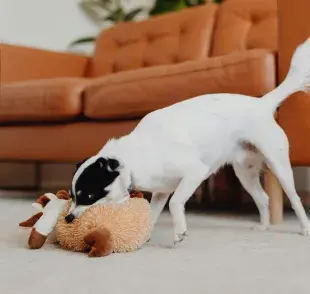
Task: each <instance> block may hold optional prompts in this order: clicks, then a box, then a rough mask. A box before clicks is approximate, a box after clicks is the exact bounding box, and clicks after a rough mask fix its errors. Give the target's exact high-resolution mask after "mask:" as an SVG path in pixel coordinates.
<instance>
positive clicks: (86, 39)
mask: <svg viewBox="0 0 310 294" xmlns="http://www.w3.org/2000/svg"><path fill="white" fill-rule="evenodd" d="M95 41H96V37H84V38H80V39H77V40H75V41H73V42H72V43H70V45H69V48H70V47H73V46H75V45H80V44H85V43H94V42H95Z"/></svg>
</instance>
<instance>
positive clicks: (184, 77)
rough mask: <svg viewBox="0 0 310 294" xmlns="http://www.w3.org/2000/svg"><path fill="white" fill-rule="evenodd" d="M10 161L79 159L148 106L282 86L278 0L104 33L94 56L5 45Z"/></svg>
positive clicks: (238, 3)
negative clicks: (278, 77)
mask: <svg viewBox="0 0 310 294" xmlns="http://www.w3.org/2000/svg"><path fill="white" fill-rule="evenodd" d="M0 50H1V65H0V66H1V70H0V74H1V76H0V78H1V88H0V91H1V92H0V94H1V96H0V137H1V138H2V140H1V148H0V160H5V161H7V160H9V161H14V160H18V161H23V160H27V161H29V160H30V161H32V160H34V161H44V162H47V161H49V162H74V161H77V160H80V159H82V158H85V157H87V156H90V155H92V154H93V153H95V152H97V151H98V150H99V149H100V148H101V146H102V145H103V144H104V143H105V142H106V141H107V140H108V139H109V138H111V137H117V136H121V135H124V134H126V133H128V132H130V131H131V130H132V129H133V128H134V127H135V125H136V124H137V122H138V121H139V119H141V118H142V117H143V116H144V115H146V114H147V113H148V112H150V111H152V110H155V109H158V108H161V107H165V106H168V105H171V104H172V103H175V102H178V101H181V100H184V99H188V98H190V97H193V96H196V95H201V94H206V93H217V92H229V93H242V94H246V95H252V96H257V97H260V96H262V95H264V94H266V93H267V92H269V91H270V90H272V89H273V88H274V87H275V86H276V62H275V60H276V59H275V53H276V52H277V4H276V0H252V1H247V0H230V1H227V2H224V3H223V4H222V5H220V6H217V5H215V4H208V5H204V6H199V7H195V8H189V9H186V10H182V11H180V12H175V13H168V14H164V15H160V16H156V17H154V18H151V19H149V20H146V21H142V22H138V23H124V24H120V25H117V26H115V27H113V28H111V29H109V30H106V31H103V32H102V33H101V34H100V35H99V37H98V39H97V41H96V45H95V50H94V54H93V55H92V56H78V55H75V54H71V53H61V52H52V51H48V50H41V49H36V48H29V47H22V46H16V45H9V44H1V45H0Z"/></svg>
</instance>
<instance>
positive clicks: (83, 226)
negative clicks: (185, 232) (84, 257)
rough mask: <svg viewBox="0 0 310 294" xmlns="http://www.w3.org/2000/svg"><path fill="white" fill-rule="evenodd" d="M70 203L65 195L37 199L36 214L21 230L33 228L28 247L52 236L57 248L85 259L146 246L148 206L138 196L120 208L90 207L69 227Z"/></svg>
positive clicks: (39, 245) (32, 246)
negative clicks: (73, 252) (86, 255)
mask: <svg viewBox="0 0 310 294" xmlns="http://www.w3.org/2000/svg"><path fill="white" fill-rule="evenodd" d="M70 204H71V199H70V196H69V193H68V192H67V191H64V190H62V191H59V192H58V193H57V194H56V195H54V194H52V193H47V194H44V195H43V196H41V197H39V198H38V199H37V201H36V202H35V203H33V205H32V206H33V207H34V208H36V209H37V210H39V212H38V213H37V214H35V215H34V216H32V217H31V218H29V219H28V220H27V221H25V222H22V223H20V226H22V227H33V228H32V231H31V234H30V237H29V240H28V244H29V247H30V248H31V249H38V248H41V247H42V246H43V245H44V243H45V241H46V239H47V238H48V236H49V235H50V234H51V233H55V238H56V242H57V243H59V244H60V246H61V247H63V248H65V249H68V250H73V251H81V252H87V251H88V252H89V254H88V256H89V257H99V256H106V255H109V254H110V253H112V252H130V251H134V250H135V249H137V248H139V247H141V246H142V245H143V244H144V243H146V242H147V241H148V240H149V238H150V235H151V230H152V225H151V213H150V205H149V203H148V201H147V200H146V199H144V198H143V194H142V193H135V194H134V195H131V198H129V199H128V200H126V201H125V202H123V203H121V204H109V205H104V206H103V205H100V204H98V205H94V206H91V207H90V208H88V209H87V210H86V211H85V212H84V213H83V214H82V215H80V216H79V217H78V218H77V219H75V220H74V221H73V222H72V223H69V224H68V223H67V222H66V221H65V216H66V215H67V213H68V210H69V207H70Z"/></svg>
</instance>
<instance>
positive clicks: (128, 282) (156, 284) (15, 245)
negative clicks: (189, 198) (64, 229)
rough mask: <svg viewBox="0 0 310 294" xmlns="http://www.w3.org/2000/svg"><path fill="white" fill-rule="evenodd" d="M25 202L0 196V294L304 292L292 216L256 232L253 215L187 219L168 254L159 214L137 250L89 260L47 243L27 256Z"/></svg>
mask: <svg viewBox="0 0 310 294" xmlns="http://www.w3.org/2000/svg"><path fill="white" fill-rule="evenodd" d="M30 204H31V202H30V201H29V200H22V199H3V198H2V199H1V198H0V207H1V214H0V273H1V274H0V293H1V294H4V293H10V294H11V293H12V294H19V293H28V292H29V293H31V294H49V293H53V294H62V293H65V294H69V293H73V294H79V293H102V294H110V293H111V294H123V293H126V294H128V293H129V294H130V293H134V294H138V293H147V294H153V293H177V294H182V293H188V294H199V293H207V294H222V293H223V294H224V293H233V294H243V293H247V294H256V293H260V294H269V293H272V294H278V293H279V294H280V293H281V294H293V293H294V294H295V293H296V294H303V293H307V294H309V293H310V258H309V257H310V237H302V236H299V235H298V234H297V232H298V229H299V226H298V223H297V221H296V219H295V217H294V216H287V217H286V218H287V220H286V222H285V224H284V225H281V226H280V227H276V228H273V229H272V230H271V231H270V232H264V233H260V232H255V231H252V230H250V227H251V226H253V224H255V221H256V220H257V216H254V217H253V219H251V218H250V217H248V218H245V219H242V218H241V217H236V216H229V215H221V216H219V215H217V216H208V215H201V214H200V215H194V214H189V215H188V216H187V218H188V226H189V237H188V239H187V240H186V241H185V242H184V243H183V244H181V245H179V246H178V247H175V248H173V247H172V246H170V244H171V242H172V226H171V218H170V216H169V214H164V215H163V216H162V217H161V220H160V223H159V224H158V226H157V228H156V229H155V231H154V233H153V237H152V240H151V242H150V243H148V244H147V245H145V246H144V247H143V248H142V249H140V250H138V251H136V252H134V253H126V254H113V255H111V256H109V257H107V258H99V259H89V258H88V257H87V255H86V254H82V253H72V252H66V251H63V250H61V249H57V248H56V247H55V246H54V245H52V244H46V245H45V246H44V248H42V249H40V250H35V251H31V250H28V249H27V237H28V234H29V231H28V230H25V229H20V228H18V222H19V221H21V220H24V219H26V218H27V217H28V216H30V215H31V213H32V212H33V210H32V208H31V206H30Z"/></svg>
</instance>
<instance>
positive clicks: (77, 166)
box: [75, 158, 88, 170]
mask: <svg viewBox="0 0 310 294" xmlns="http://www.w3.org/2000/svg"><path fill="white" fill-rule="evenodd" d="M87 159H88V158H85V159H84V160H82V161H80V162H78V163H77V164H76V165H75V169H76V170H78V168H79V167H80V166H81V165H82V164H83V163H84V162H85V161H86V160H87Z"/></svg>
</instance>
